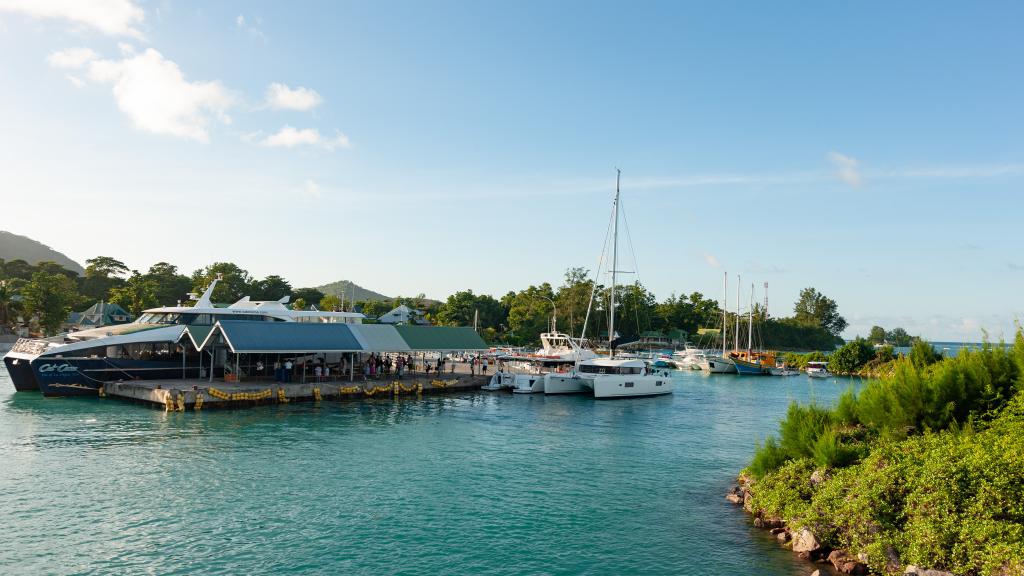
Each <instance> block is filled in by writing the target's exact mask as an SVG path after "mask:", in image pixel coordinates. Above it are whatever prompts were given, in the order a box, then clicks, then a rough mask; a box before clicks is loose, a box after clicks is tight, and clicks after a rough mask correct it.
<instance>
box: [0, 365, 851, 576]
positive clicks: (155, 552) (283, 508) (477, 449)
mask: <svg viewBox="0 0 1024 576" xmlns="http://www.w3.org/2000/svg"><path fill="white" fill-rule="evenodd" d="M2 372H3V373H2V375H0V527H2V533H0V539H2V544H0V573H3V574H117V573H122V574H141V573H149V574H161V575H163V574H199V573H205V574H299V573H301V574H342V573H344V574H474V575H475V574H753V573H757V574H786V575H793V574H809V573H810V572H811V571H812V570H813V566H811V565H809V564H805V563H802V562H800V561H798V560H796V558H795V557H794V556H793V555H792V554H791V553H789V552H786V551H784V550H782V549H781V548H779V547H778V546H777V545H776V544H775V543H774V541H773V540H772V539H771V538H770V537H769V536H768V535H766V534H765V533H764V532H762V531H760V530H756V529H754V528H752V527H751V526H750V523H749V521H748V518H747V517H746V516H745V515H744V514H743V513H742V512H740V511H739V510H738V509H737V508H735V507H733V506H731V505H729V504H728V503H727V502H726V501H725V500H724V499H723V495H724V493H725V492H726V490H727V488H728V487H729V485H730V483H731V482H732V480H733V478H734V477H735V474H736V472H737V471H738V470H740V469H741V468H742V467H743V466H744V465H745V464H746V463H747V461H748V460H749V458H750V456H751V453H752V451H753V449H754V445H755V442H757V441H758V440H759V439H762V438H763V437H764V436H765V435H766V434H767V433H769V432H771V431H773V430H774V429H775V426H776V423H777V421H778V419H779V418H780V417H781V416H782V415H783V413H784V412H785V409H786V406H787V405H788V404H789V402H790V401H791V400H794V399H796V400H807V399H809V398H815V399H817V400H818V401H820V402H826V403H827V402H831V401H832V400H834V399H835V398H836V397H837V396H838V394H839V393H840V392H842V390H844V389H845V388H846V387H847V386H849V385H850V383H849V381H841V380H840V381H811V380H808V379H806V378H804V377H794V378H760V379H758V378H754V379H750V378H738V377H734V376H733V377H730V376H711V377H709V376H704V375H701V374H700V373H691V372H686V373H682V372H680V373H677V375H676V376H675V385H676V393H675V395H673V396H668V397H661V398H647V399H635V400H613V401H602V402H596V401H594V400H593V399H588V398H583V397H544V396H526V395H515V396H513V395H511V394H467V395H465V396H458V397H436V396H431V397H426V398H423V399H422V400H416V399H404V398H403V399H402V400H400V401H398V402H392V401H390V400H379V401H378V400H372V401H366V402H362V403H348V404H339V403H331V402H324V403H323V404H321V405H319V406H315V405H312V404H296V405H289V406H286V407H264V408H258V409H252V410H241V411H220V412H218V411H207V412H201V413H193V412H188V413H170V414H167V413H164V412H162V411H158V410H153V409H149V408H145V407H141V406H136V405H131V404H126V403H122V402H120V401H116V400H100V399H80V398H78V399H44V398H42V397H40V396H39V395H37V394H33V393H15V392H14V388H13V386H12V385H11V383H10V380H9V379H8V376H7V374H6V371H2Z"/></svg>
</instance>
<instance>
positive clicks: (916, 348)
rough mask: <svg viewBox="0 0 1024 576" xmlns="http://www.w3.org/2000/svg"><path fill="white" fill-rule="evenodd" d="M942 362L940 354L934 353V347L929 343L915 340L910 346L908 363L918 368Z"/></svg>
mask: <svg viewBox="0 0 1024 576" xmlns="http://www.w3.org/2000/svg"><path fill="white" fill-rule="evenodd" d="M939 360H942V354H939V353H938V352H936V351H935V347H934V346H932V345H931V343H929V342H925V341H924V340H921V339H917V340H914V343H913V344H912V345H911V346H910V361H911V362H913V363H914V366H917V367H918V368H924V367H926V366H930V365H931V364H934V363H936V362H938V361H939Z"/></svg>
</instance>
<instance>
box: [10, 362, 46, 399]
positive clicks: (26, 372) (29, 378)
mask: <svg viewBox="0 0 1024 576" xmlns="http://www.w3.org/2000/svg"><path fill="white" fill-rule="evenodd" d="M4 365H5V366H7V373H8V374H10V375H11V382H13V383H14V389H15V390H17V391H18V392H38V391H39V383H38V382H36V375H35V373H34V372H33V371H32V365H31V363H30V361H29V360H28V359H26V358H12V357H11V356H5V357H4Z"/></svg>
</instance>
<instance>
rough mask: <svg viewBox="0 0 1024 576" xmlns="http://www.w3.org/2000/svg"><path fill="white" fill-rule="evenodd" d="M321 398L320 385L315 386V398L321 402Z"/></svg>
mask: <svg viewBox="0 0 1024 576" xmlns="http://www.w3.org/2000/svg"><path fill="white" fill-rule="evenodd" d="M320 398H321V396H320V387H319V386H317V387H315V388H313V400H315V401H317V402H319V401H320Z"/></svg>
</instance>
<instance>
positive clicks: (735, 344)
mask: <svg viewBox="0 0 1024 576" xmlns="http://www.w3.org/2000/svg"><path fill="white" fill-rule="evenodd" d="M741 282H743V276H740V275H739V274H737V275H736V333H735V334H733V335H732V349H733V350H739V349H740V286H742V284H741Z"/></svg>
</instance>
